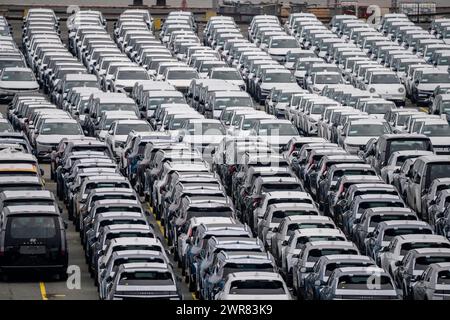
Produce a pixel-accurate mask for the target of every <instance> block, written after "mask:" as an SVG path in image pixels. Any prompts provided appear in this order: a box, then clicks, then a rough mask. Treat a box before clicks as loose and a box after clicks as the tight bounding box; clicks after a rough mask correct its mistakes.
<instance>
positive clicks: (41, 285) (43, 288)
mask: <svg viewBox="0 0 450 320" xmlns="http://www.w3.org/2000/svg"><path fill="white" fill-rule="evenodd" d="M39 288H40V289H41V296H42V300H48V298H47V291H46V290H45V284H44V283H43V282H39Z"/></svg>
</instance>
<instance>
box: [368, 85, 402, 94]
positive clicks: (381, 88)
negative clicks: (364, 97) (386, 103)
mask: <svg viewBox="0 0 450 320" xmlns="http://www.w3.org/2000/svg"><path fill="white" fill-rule="evenodd" d="M370 88H374V89H375V90H376V91H377V93H400V92H399V91H398V90H399V89H400V88H403V85H401V84H395V83H390V84H371V85H370V86H369V89H370ZM403 92H405V91H404V90H403Z"/></svg>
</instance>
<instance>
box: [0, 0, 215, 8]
mask: <svg viewBox="0 0 450 320" xmlns="http://www.w3.org/2000/svg"><path fill="white" fill-rule="evenodd" d="M143 2H144V5H148V6H152V5H155V4H156V0H143ZM212 2H213V0H186V4H187V7H188V8H189V7H192V8H211V7H212ZM181 3H182V0H166V4H167V5H168V6H171V7H180V5H181ZM0 4H2V5H3V4H20V5H29V4H33V5H65V4H67V5H68V6H69V5H78V6H91V5H98V6H112V7H113V6H126V5H130V4H133V0H95V1H93V0H19V1H12V0H0Z"/></svg>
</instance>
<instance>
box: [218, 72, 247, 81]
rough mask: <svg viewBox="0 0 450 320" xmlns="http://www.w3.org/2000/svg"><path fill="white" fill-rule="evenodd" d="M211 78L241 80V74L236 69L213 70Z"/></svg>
mask: <svg viewBox="0 0 450 320" xmlns="http://www.w3.org/2000/svg"><path fill="white" fill-rule="evenodd" d="M212 79H223V80H242V77H241V75H240V74H239V72H237V70H233V71H214V72H213V77H212Z"/></svg>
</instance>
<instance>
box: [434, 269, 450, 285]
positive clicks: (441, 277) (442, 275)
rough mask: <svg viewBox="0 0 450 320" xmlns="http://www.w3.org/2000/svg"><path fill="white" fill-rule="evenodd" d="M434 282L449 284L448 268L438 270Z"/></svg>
mask: <svg viewBox="0 0 450 320" xmlns="http://www.w3.org/2000/svg"><path fill="white" fill-rule="evenodd" d="M436 284H440V285H449V284H450V270H443V271H439V273H438V276H437V279H436Z"/></svg>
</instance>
